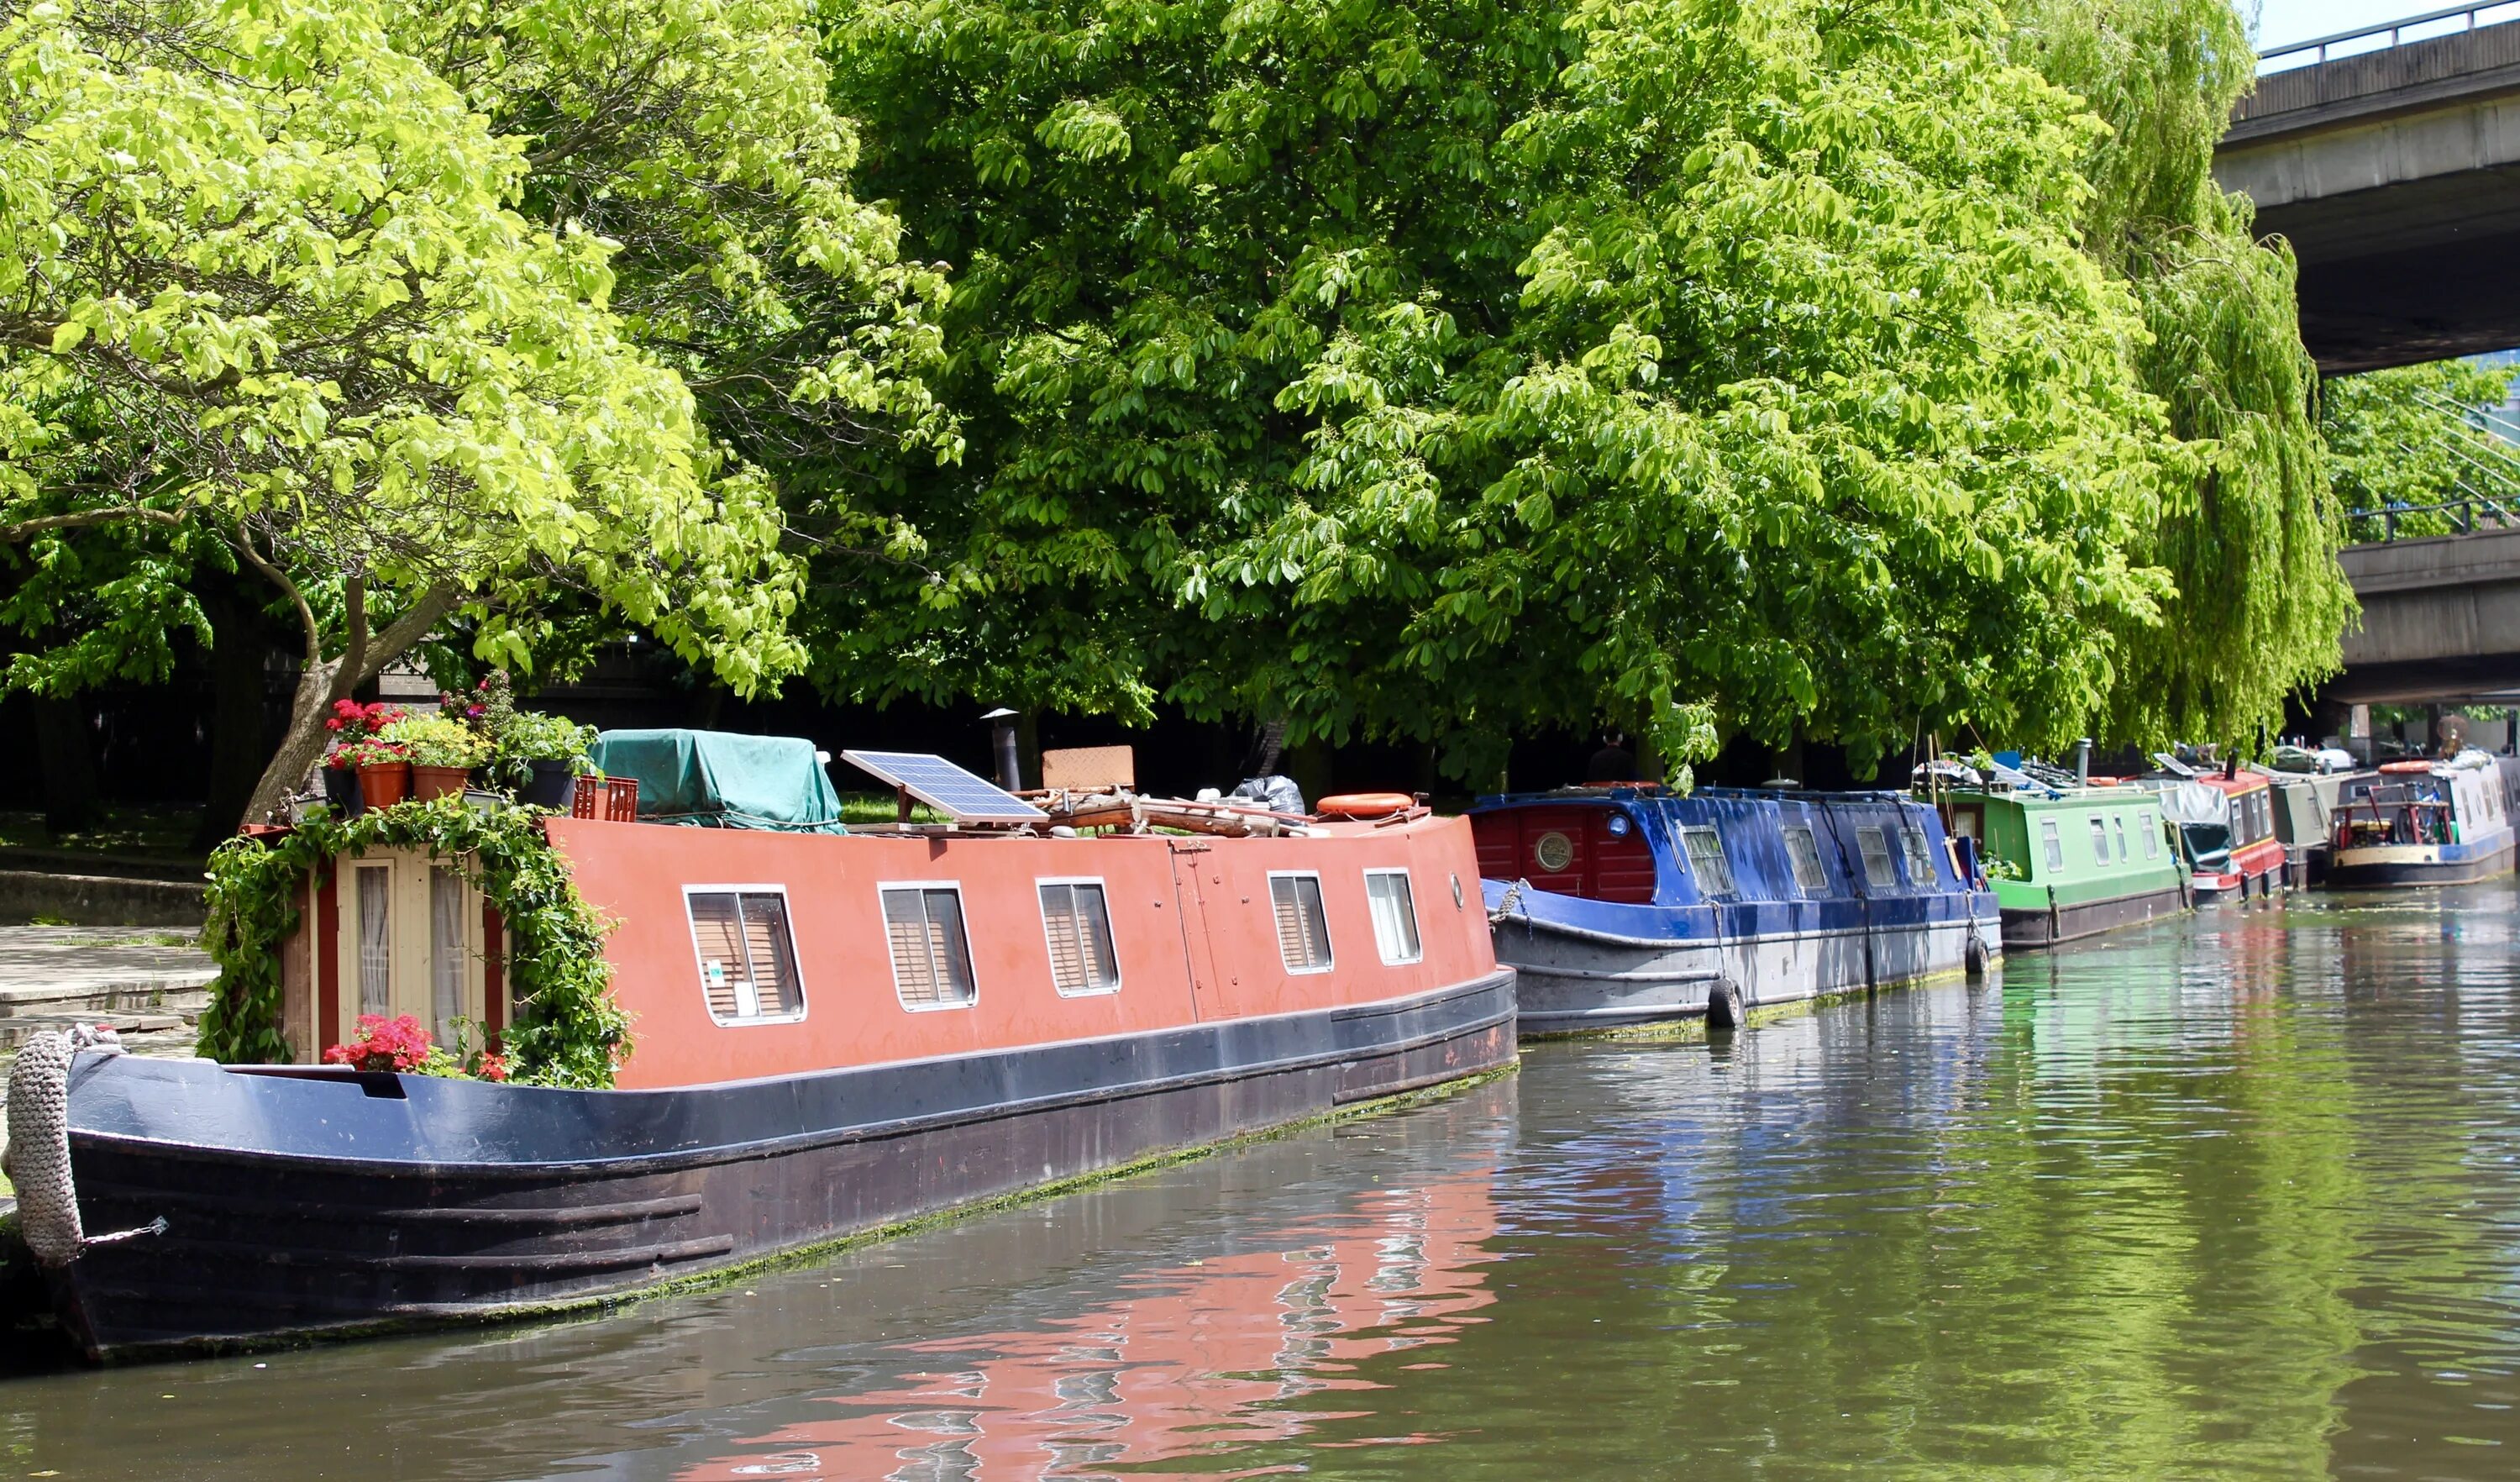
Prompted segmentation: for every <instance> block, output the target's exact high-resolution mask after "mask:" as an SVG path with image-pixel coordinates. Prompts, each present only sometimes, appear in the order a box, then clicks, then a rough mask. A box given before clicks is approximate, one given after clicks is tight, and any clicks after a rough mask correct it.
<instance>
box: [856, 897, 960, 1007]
mask: <svg viewBox="0 0 2520 1482" xmlns="http://www.w3.org/2000/svg"><path fill="white" fill-rule="evenodd" d="M880 889H881V892H882V895H883V934H884V937H885V940H886V941H887V942H888V943H889V944H890V946H891V948H892V987H893V991H894V992H895V993H897V994H899V995H900V997H901V1007H902V1008H904V1009H909V1010H927V1009H967V1008H968V1007H970V1006H971V1005H973V1004H975V1003H978V1002H979V999H980V990H979V986H978V985H977V984H976V983H974V982H973V981H972V979H971V938H970V936H969V935H968V934H967V932H965V930H964V929H963V891H962V888H961V887H960V886H956V885H948V884H937V885H929V884H917V885H885V886H882V887H880Z"/></svg>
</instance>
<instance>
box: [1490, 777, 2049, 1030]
mask: <svg viewBox="0 0 2520 1482" xmlns="http://www.w3.org/2000/svg"><path fill="white" fill-rule="evenodd" d="M1570 810H1573V811H1570ZM1586 810H1601V814H1600V817H1599V818H1598V820H1596V819H1595V818H1593V817H1591V816H1590V814H1589V813H1588V812H1587V811H1586ZM1517 811H1520V813H1521V817H1520V818H1518V819H1517V818H1515V817H1514V816H1513V815H1515V814H1516V812H1517ZM1612 815H1615V816H1616V817H1617V818H1618V819H1620V820H1622V821H1623V822H1621V823H1618V824H1612V823H1611V822H1610V818H1611V816H1612ZM1534 819H1540V820H1543V821H1545V822H1546V824H1547V825H1548V827H1547V828H1546V829H1545V830H1544V831H1542V832H1540V833H1539V834H1538V835H1537V837H1538V839H1540V840H1541V841H1542V842H1543V843H1545V844H1546V845H1547V847H1548V849H1549V850H1550V851H1551V852H1550V854H1549V856H1548V857H1546V858H1542V857H1538V856H1537V854H1536V851H1537V849H1538V848H1539V845H1535V844H1534V843H1533V842H1532V837H1533V834H1532V831H1533V828H1534V827H1536V826H1534V825H1533V824H1532V823H1531V820H1534ZM1471 820H1472V824H1473V826H1474V827H1475V828H1479V829H1480V830H1481V834H1480V868H1481V871H1482V873H1483V874H1484V875H1486V876H1487V878H1486V879H1485V881H1484V884H1485V890H1486V895H1487V904H1488V913H1489V917H1490V920H1491V921H1492V923H1493V930H1494V933H1495V940H1496V951H1497V957H1498V960H1499V961H1500V962H1501V963H1509V964H1511V965H1512V966H1513V967H1514V969H1515V971H1516V973H1517V974H1518V983H1519V989H1518V992H1519V997H1520V1003H1519V1008H1518V1014H1519V1026H1520V1032H1521V1033H1522V1034H1524V1035H1526V1036H1531V1035H1548V1034H1567V1033H1584V1032H1590V1031H1601V1030H1613V1029H1622V1028H1631V1027H1636V1026H1642V1025H1649V1024H1655V1023H1660V1022H1665V1021H1671V1020H1679V1019H1686V1018H1691V1017H1697V1016H1701V1015H1703V1014H1705V1013H1706V1011H1707V1004H1708V1000H1709V998H1710V996H1711V995H1712V994H1713V993H1714V992H1715V991H1716V988H1717V986H1718V985H1719V984H1729V985H1731V987H1732V988H1733V991H1734V992H1735V993H1736V994H1737V995H1738V999H1739V1001H1740V1002H1741V1004H1742V1005H1743V1006H1744V1007H1757V1006H1760V1005H1770V1004H1784V1003H1793V1002H1798V1001H1802V1000H1808V999H1813V998H1819V997H1823V996H1826V995H1830V994H1837V993H1845V992H1852V991H1856V990H1861V989H1868V988H1880V987H1888V986H1892V985H1895V984H1899V983H1907V982H1913V981H1916V980H1918V979H1922V978H1927V977H1932V976H1935V975H1938V974H1943V973H1953V972H1959V971H1962V970H1964V969H1968V968H1971V967H1974V966H1981V965H1983V964H1986V963H1989V962H1992V961H1994V960H1995V959H1996V958H1998V957H1999V956H2000V955H2001V954H2002V952H2003V922H2002V918H2001V915H2000V913H1999V911H1998V908H1997V905H1996V899H1995V896H1994V894H1993V893H1992V892H1990V891H1988V890H1985V889H1983V888H1979V885H1978V882H1977V881H1974V880H1970V879H1963V878H1962V877H1961V875H1960V869H1961V864H1962V862H1961V860H1960V859H1958V858H1956V856H1955V854H1954V852H1953V851H1951V850H1950V849H1949V848H1947V846H1946V842H1945V838H1944V834H1943V831H1942V826H1941V821H1940V819H1939V817H1938V816H1937V815H1936V814H1935V813H1934V812H1933V810H1931V809H1929V808H1926V807H1924V806H1923V805H1921V804H1918V803H1916V802H1913V800H1910V799H1907V798H1904V797H1901V796H1899V795H1897V794H1894V793H1860V794H1812V793H1778V792H1768V791H1759V792H1734V791H1729V790H1712V789H1710V790H1707V791H1701V792H1698V793H1694V794H1691V795H1689V796H1687V797H1676V796H1671V795H1667V794H1661V793H1656V792H1645V791H1637V790H1629V789H1620V790H1617V791H1613V792H1606V793H1605V792H1599V791H1588V792H1585V793H1578V794H1544V795H1536V796H1527V797H1505V798H1493V799H1482V800H1481V802H1480V805H1479V807H1477V808H1475V809H1473V810H1472V812H1471ZM1597 824H1598V827H1597ZM1614 828H1615V829H1616V830H1617V834H1616V836H1615V838H1613V837H1612V835H1611V833H1610V830H1611V829H1614ZM1706 830H1712V831H1714V833H1715V836H1716V837H1718V838H1720V839H1721V841H1722V845H1723V860H1722V866H1723V868H1724V869H1725V871H1726V873H1728V874H1729V875H1730V876H1731V878H1730V880H1729V881H1706V882H1702V881H1701V878H1700V876H1701V873H1702V866H1701V865H1699V864H1692V862H1691V860H1690V858H1689V853H1688V847H1687V846H1686V844H1685V842H1684V834H1685V833H1686V832H1687V831H1706ZM1794 830H1799V831H1805V833H1806V838H1805V840H1804V842H1806V843H1807V844H1808V845H1810V846H1811V847H1810V848H1809V849H1808V850H1807V851H1806V854H1805V859H1804V864H1803V873H1802V874H1800V875H1798V874H1797V871H1796V866H1795V861H1794V857H1793V853H1792V851H1791V850H1790V849H1789V847H1788V840H1787V836H1786V835H1787V832H1788V831H1794ZM1867 831H1879V834H1880V838H1879V840H1878V842H1882V843H1884V844H1886V846H1887V847H1886V848H1884V849H1875V850H1872V851H1871V854H1872V858H1871V859H1870V860H1869V861H1868V859H1867V850H1866V849H1865V847H1863V843H1864V841H1863V840H1862V839H1861V835H1862V834H1863V833H1865V832H1867ZM1909 831H1913V833H1914V834H1915V835H1916V836H1917V843H1916V846H1915V847H1914V848H1913V849H1910V848H1908V847H1903V845H1905V844H1906V842H1907V841H1906V840H1905V839H1903V838H1902V834H1903V833H1906V832H1909ZM1579 834H1580V835H1581V837H1580V839H1579V838H1578V837H1577V836H1578V835H1579ZM1568 840H1575V841H1574V842H1568ZM1588 843H1589V844H1594V845H1598V846H1599V847H1598V849H1597V850H1596V854H1597V856H1598V857H1600V858H1607V856H1608V855H1609V854H1610V852H1611V849H1612V847H1613V846H1616V847H1618V848H1619V849H1621V850H1623V851H1624V856H1625V857H1626V858H1627V859H1631V860H1633V859H1635V858H1638V857H1640V856H1639V855H1638V849H1637V846H1638V845H1640V844H1642V845H1643V851H1644V855H1643V857H1649V859H1650V861H1651V873H1650V883H1649V884H1647V883H1646V882H1645V876H1643V875H1642V874H1639V873H1638V872H1637V871H1636V870H1634V869H1630V870H1627V871H1625V872H1623V873H1621V872H1597V876H1587V875H1586V874H1585V872H1584V868H1583V865H1582V864H1581V863H1579V862H1577V861H1574V860H1569V861H1566V863H1567V868H1566V869H1564V870H1560V871H1557V872H1554V873H1553V872H1550V871H1548V870H1546V869H1544V868H1541V867H1544V866H1547V865H1553V864H1558V863H1560V857H1561V856H1563V855H1565V854H1566V853H1568V852H1569V851H1573V852H1576V853H1578V854H1580V853H1581V851H1582V850H1583V849H1584V848H1585V847H1586V845H1587V844H1588ZM1702 847H1703V844H1702V843H1701V848H1702ZM1508 850H1519V851H1521V854H1522V855H1524V856H1530V857H1528V858H1524V859H1522V860H1521V863H1524V864H1527V865H1529V866H1531V867H1532V869H1528V870H1522V871H1517V872H1516V873H1514V874H1512V875H1510V876H1508V875H1506V874H1504V873H1503V872H1502V871H1501V870H1498V869H1496V868H1494V867H1496V866H1497V865H1499V864H1502V863H1505V862H1506V861H1507V856H1508ZM1815 856H1816V857H1815ZM1884 856H1886V858H1885V857H1884ZM1868 864H1869V868H1868ZM1970 865H1971V868H1973V861H1972V862H1970ZM1534 871H1537V872H1538V874H1539V876H1540V879H1539V880H1535V879H1534V878H1533V873H1534ZM1559 876H1563V877H1564V878H1557V877H1559ZM1597 877H1598V878H1607V879H1611V880H1613V882H1614V883H1615V884H1616V885H1617V886H1618V887H1619V888H1620V889H1621V891H1622V893H1626V894H1630V895H1636V894H1640V893H1643V894H1647V895H1648V896H1649V898H1646V899H1630V900H1610V899H1599V898H1597V897H1595V896H1593V895H1589V894H1586V893H1581V892H1582V891H1584V890H1585V889H1587V888H1588V887H1590V886H1592V885H1593V884H1595V883H1596V880H1597ZM1541 881H1553V882H1555V883H1560V884H1563V885H1567V886H1570V887H1571V888H1556V889H1553V888H1548V887H1547V885H1545V884H1543V883H1542V882H1541ZM1702 883H1718V884H1729V885H1730V887H1731V888H1729V889H1713V890H1710V889H1706V888H1702V887H1701V886H1702Z"/></svg>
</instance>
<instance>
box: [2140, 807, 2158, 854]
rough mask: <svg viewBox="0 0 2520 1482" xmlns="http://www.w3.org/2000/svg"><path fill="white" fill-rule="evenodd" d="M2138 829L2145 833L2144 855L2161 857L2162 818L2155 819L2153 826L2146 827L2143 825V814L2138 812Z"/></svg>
mask: <svg viewBox="0 0 2520 1482" xmlns="http://www.w3.org/2000/svg"><path fill="white" fill-rule="evenodd" d="M2136 831H2137V832H2138V833H2140V834H2142V835H2143V857H2144V858H2145V859H2159V858H2161V820H2159V819H2157V818H2156V819H2154V820H2153V821H2152V827H2151V828H2149V829H2146V828H2145V827H2143V815H2142V814H2140V813H2138V814H2137V815H2136Z"/></svg>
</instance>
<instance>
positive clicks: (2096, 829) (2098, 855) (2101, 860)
mask: <svg viewBox="0 0 2520 1482" xmlns="http://www.w3.org/2000/svg"><path fill="white" fill-rule="evenodd" d="M2092 863H2093V865H2094V866H2095V867H2098V868H2101V869H2106V868H2107V867H2108V863H2109V821H2108V820H2107V819H2104V818H2102V817H2100V816H2099V815H2098V814H2096V813H2094V814H2093V815H2092Z"/></svg>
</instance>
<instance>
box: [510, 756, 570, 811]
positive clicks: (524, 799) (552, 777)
mask: <svg viewBox="0 0 2520 1482" xmlns="http://www.w3.org/2000/svg"><path fill="white" fill-rule="evenodd" d="M525 765H526V766H527V767H529V768H531V769H532V776H530V777H528V778H526V779H525V790H524V791H523V792H522V793H520V794H518V796H517V801H518V802H520V803H524V804H526V805H528V806H530V807H535V808H559V809H562V810H565V809H566V808H567V807H568V804H569V794H570V793H571V792H573V791H575V790H576V786H577V767H576V764H575V763H573V762H567V761H530V762H527V763H525Z"/></svg>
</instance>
